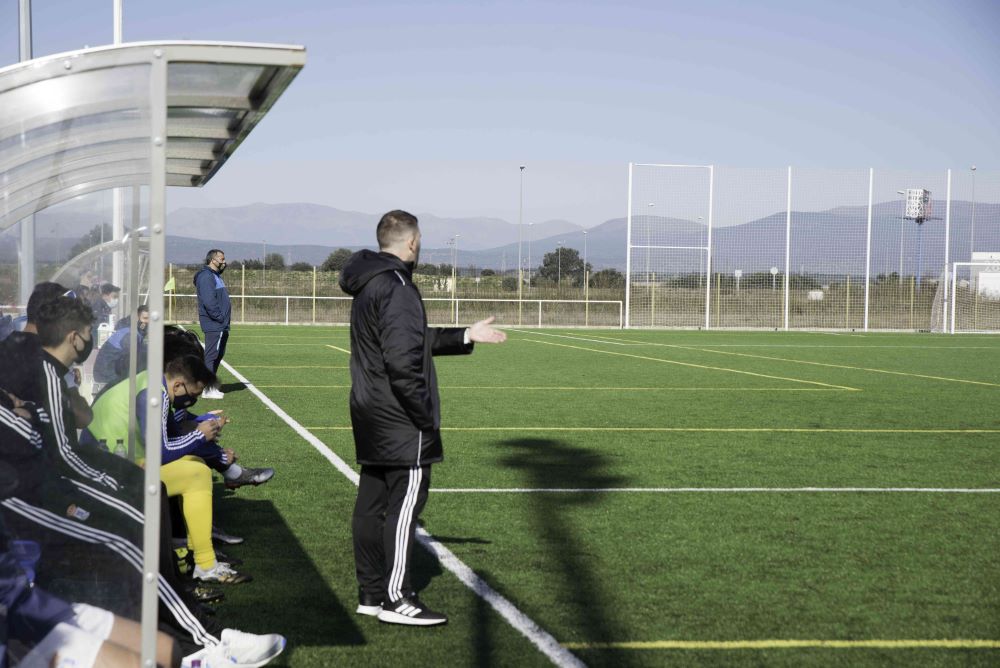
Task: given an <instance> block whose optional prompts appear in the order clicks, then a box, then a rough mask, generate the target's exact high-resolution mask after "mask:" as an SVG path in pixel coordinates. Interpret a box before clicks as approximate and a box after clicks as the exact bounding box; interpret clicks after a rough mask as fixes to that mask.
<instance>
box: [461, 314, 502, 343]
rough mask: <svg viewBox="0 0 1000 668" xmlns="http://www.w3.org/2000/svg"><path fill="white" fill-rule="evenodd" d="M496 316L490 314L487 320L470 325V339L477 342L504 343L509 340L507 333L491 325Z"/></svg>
mask: <svg viewBox="0 0 1000 668" xmlns="http://www.w3.org/2000/svg"><path fill="white" fill-rule="evenodd" d="M494 320H496V317H495V316H490V317H489V318H486V320H480V321H479V322H477V323H476V324H474V325H472V326H471V327H469V340H470V341H474V342H475V343H503V342H504V341H506V340H507V334H506V333H505V332H504V331H502V330H499V329H496V328H494V327H491V326H490V325H492V324H493V321H494Z"/></svg>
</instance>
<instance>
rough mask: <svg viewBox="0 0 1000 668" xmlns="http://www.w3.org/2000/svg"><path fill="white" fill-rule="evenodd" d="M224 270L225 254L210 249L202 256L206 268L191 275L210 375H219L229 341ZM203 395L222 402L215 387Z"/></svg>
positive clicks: (227, 301) (228, 311)
mask: <svg viewBox="0 0 1000 668" xmlns="http://www.w3.org/2000/svg"><path fill="white" fill-rule="evenodd" d="M225 270H226V254H225V253H223V252H222V251H221V250H219V249H218V248H213V249H212V250H210V251H208V253H207V254H206V255H205V266H204V268H202V269H201V271H199V272H198V273H197V274H195V275H194V284H195V287H196V288H197V289H198V324H200V325H201V330H202V331H203V332H204V333H205V366H207V367H208V368H209V370H210V371H211V372H212V373H218V372H219V365H220V364H222V358H223V356H224V355H225V354H226V342H227V341H228V340H229V321H230V318H231V316H232V305H231V304H230V301H229V291H228V290H227V289H226V284H225V282H224V281H223V280H222V273H223V272H224V271H225ZM202 396H203V397H204V398H206V399H222V398H223V396H224V395H223V393H222V392H221V391H220V390H219V389H218V388H216V387H207V388H205V392H204V393H203V394H202Z"/></svg>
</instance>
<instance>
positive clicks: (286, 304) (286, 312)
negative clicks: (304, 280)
mask: <svg viewBox="0 0 1000 668" xmlns="http://www.w3.org/2000/svg"><path fill="white" fill-rule="evenodd" d="M288 300H289V298H288V297H285V324H286V325H287V324H288Z"/></svg>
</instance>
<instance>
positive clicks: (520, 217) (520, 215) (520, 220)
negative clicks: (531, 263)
mask: <svg viewBox="0 0 1000 668" xmlns="http://www.w3.org/2000/svg"><path fill="white" fill-rule="evenodd" d="M520 169H521V184H520V188H519V191H518V204H517V324H518V325H520V324H521V308H522V306H523V304H522V303H521V300H522V299H523V297H524V295H523V293H522V289H523V284H524V276H523V271H524V265H523V264H521V235H522V232H521V231H522V229H523V228H524V165H521V167H520Z"/></svg>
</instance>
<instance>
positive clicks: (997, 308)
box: [948, 253, 1000, 334]
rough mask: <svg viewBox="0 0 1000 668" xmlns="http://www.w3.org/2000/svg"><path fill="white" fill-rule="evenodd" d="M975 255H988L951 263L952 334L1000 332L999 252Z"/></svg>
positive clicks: (950, 328)
mask: <svg viewBox="0 0 1000 668" xmlns="http://www.w3.org/2000/svg"><path fill="white" fill-rule="evenodd" d="M976 255H978V256H981V255H986V256H987V258H986V259H982V260H977V261H975V262H955V263H953V264H952V272H951V313H950V314H949V327H948V331H949V332H950V333H952V334H963V333H979V334H983V333H1000V253H990V254H987V253H976Z"/></svg>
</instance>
